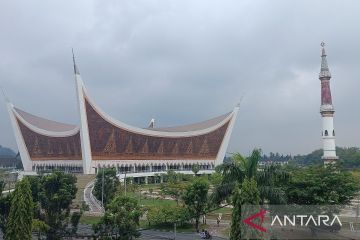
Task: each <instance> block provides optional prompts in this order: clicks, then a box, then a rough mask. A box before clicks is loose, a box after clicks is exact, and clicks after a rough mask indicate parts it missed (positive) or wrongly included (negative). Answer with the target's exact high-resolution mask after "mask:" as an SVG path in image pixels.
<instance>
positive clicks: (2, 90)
mask: <svg viewBox="0 0 360 240" xmlns="http://www.w3.org/2000/svg"><path fill="white" fill-rule="evenodd" d="M0 88H1V92H2V95H3V96H4V99H5V101H6V102H10V101H9V98H8V97H7V96H6V94H5V91H4V89H3V88H2V87H0Z"/></svg>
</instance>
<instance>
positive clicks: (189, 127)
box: [146, 112, 232, 132]
mask: <svg viewBox="0 0 360 240" xmlns="http://www.w3.org/2000/svg"><path fill="white" fill-rule="evenodd" d="M231 113H232V112H228V113H225V114H224V115H221V116H218V117H215V118H212V119H209V120H206V121H203V122H198V123H193V124H188V125H182V126H175V127H162V128H146V129H149V130H153V131H162V132H190V131H197V130H203V129H207V128H210V127H213V126H215V125H217V124H219V123H221V122H222V121H224V120H225V119H226V118H227V117H228V116H229V115H230V114H231Z"/></svg>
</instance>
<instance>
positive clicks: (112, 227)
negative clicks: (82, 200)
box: [94, 195, 142, 240]
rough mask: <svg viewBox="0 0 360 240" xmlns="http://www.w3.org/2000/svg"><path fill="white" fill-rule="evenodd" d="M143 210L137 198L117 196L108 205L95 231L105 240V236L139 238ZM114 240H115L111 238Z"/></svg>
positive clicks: (126, 238) (127, 239)
mask: <svg viewBox="0 0 360 240" xmlns="http://www.w3.org/2000/svg"><path fill="white" fill-rule="evenodd" d="M141 216H142V210H141V208H140V206H139V204H138V201H137V200H136V199H135V198H132V197H129V196H122V195H120V196H117V197H115V198H114V200H113V201H112V202H111V203H110V204H109V205H108V207H107V209H106V212H105V215H104V216H103V217H102V218H101V219H100V222H99V223H98V224H96V225H94V230H95V232H96V233H98V234H99V235H100V236H102V237H103V238H102V239H104V237H105V236H110V237H115V239H121V240H129V239H133V238H134V237H139V236H140V232H139V231H138V230H137V227H138V226H139V221H140V217H141ZM111 239H113V238H111Z"/></svg>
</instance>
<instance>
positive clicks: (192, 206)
mask: <svg viewBox="0 0 360 240" xmlns="http://www.w3.org/2000/svg"><path fill="white" fill-rule="evenodd" d="M208 191H209V183H208V182H207V181H206V180H205V179H202V178H198V179H195V180H194V182H193V183H192V184H190V185H189V186H188V187H187V188H186V191H185V193H184V196H183V200H184V203H185V204H186V208H187V210H188V211H189V215H190V216H191V217H192V218H194V219H195V228H196V231H197V232H199V219H200V216H201V215H202V214H204V213H205V212H206V209H207V205H208V202H207V200H208Z"/></svg>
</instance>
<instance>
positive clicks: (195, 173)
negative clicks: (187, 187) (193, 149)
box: [191, 164, 200, 177]
mask: <svg viewBox="0 0 360 240" xmlns="http://www.w3.org/2000/svg"><path fill="white" fill-rule="evenodd" d="M191 171H192V172H193V173H194V175H195V177H196V176H197V174H198V172H199V171H200V166H199V164H194V165H192V166H191Z"/></svg>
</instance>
